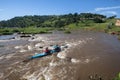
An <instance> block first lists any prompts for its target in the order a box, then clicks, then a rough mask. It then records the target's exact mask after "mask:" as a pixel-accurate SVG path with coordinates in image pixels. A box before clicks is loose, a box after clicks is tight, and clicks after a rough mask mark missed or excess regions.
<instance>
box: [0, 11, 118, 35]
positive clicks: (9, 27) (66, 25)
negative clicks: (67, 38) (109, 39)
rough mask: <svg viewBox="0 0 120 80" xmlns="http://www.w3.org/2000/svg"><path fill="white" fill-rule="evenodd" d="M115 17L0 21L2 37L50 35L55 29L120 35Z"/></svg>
mask: <svg viewBox="0 0 120 80" xmlns="http://www.w3.org/2000/svg"><path fill="white" fill-rule="evenodd" d="M115 17H116V16H111V17H109V18H106V16H104V15H100V14H92V13H81V14H78V13H74V14H71V13H70V14H65V15H48V16H37V15H35V16H23V17H15V18H12V19H10V20H7V21H0V35H2V34H4V35H5V34H12V33H16V32H17V33H26V34H39V33H50V32H51V31H52V30H55V29H57V30H60V31H61V30H62V31H64V32H65V33H71V30H78V29H83V30H92V31H102V32H106V33H112V32H115V33H118V34H120V27H116V26H115V25H114V24H115V21H116V19H115Z"/></svg>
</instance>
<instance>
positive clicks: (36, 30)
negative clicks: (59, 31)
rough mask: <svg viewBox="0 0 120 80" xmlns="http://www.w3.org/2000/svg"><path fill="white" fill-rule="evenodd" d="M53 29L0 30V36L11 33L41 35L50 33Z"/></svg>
mask: <svg viewBox="0 0 120 80" xmlns="http://www.w3.org/2000/svg"><path fill="white" fill-rule="evenodd" d="M51 30H53V28H36V27H27V28H1V29H0V34H1V35H8V34H13V33H16V32H18V33H25V34H42V33H50V31H51Z"/></svg>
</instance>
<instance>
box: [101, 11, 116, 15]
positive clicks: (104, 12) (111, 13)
mask: <svg viewBox="0 0 120 80" xmlns="http://www.w3.org/2000/svg"><path fill="white" fill-rule="evenodd" d="M101 14H104V15H117V14H118V13H117V12H116V11H103V12H101Z"/></svg>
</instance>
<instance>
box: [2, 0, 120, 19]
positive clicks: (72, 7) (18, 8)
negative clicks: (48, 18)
mask: <svg viewBox="0 0 120 80" xmlns="http://www.w3.org/2000/svg"><path fill="white" fill-rule="evenodd" d="M75 12H77V13H86V12H91V13H99V14H104V15H107V16H112V15H117V17H119V18H120V0H0V20H7V19H11V18H13V17H15V16H25V15H59V14H68V13H75Z"/></svg>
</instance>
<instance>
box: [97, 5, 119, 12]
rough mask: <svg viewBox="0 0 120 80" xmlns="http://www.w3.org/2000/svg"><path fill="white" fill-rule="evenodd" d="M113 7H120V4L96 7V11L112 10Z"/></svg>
mask: <svg viewBox="0 0 120 80" xmlns="http://www.w3.org/2000/svg"><path fill="white" fill-rule="evenodd" d="M112 9H120V6H114V7H103V8H95V11H105V10H112Z"/></svg>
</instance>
